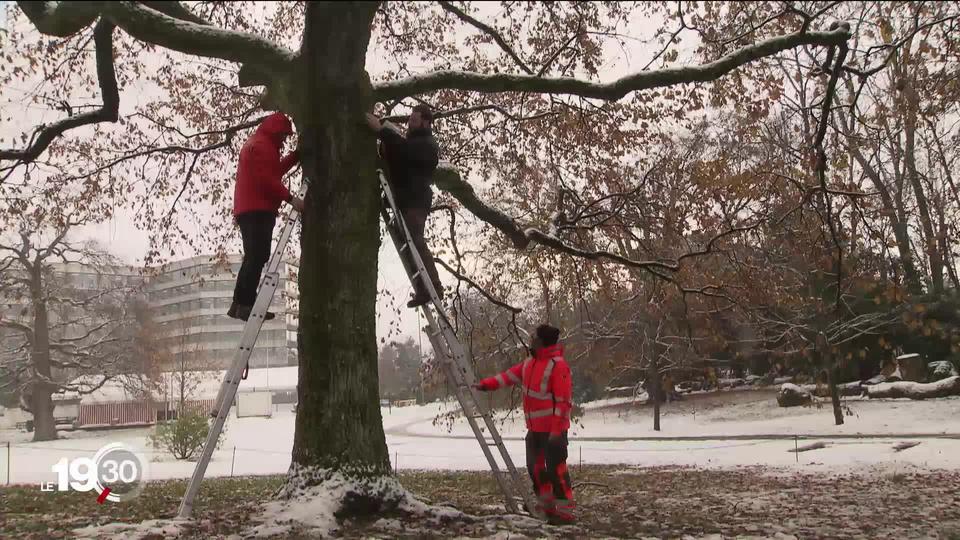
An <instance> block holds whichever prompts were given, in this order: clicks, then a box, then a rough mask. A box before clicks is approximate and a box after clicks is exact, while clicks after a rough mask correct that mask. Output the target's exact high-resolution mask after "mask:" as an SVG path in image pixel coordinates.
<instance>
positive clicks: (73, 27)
mask: <svg viewBox="0 0 960 540" xmlns="http://www.w3.org/2000/svg"><path fill="white" fill-rule="evenodd" d="M97 4H98V3H97V2H17V5H18V6H19V7H20V10H21V11H23V14H24V15H26V16H27V18H28V19H30V22H31V23H33V26H35V27H36V28H37V30H39V31H40V32H42V33H44V34H47V35H50V36H57V37H67V36H70V35H73V34H75V33H77V32H79V31H80V30H82V29H83V28H85V27H87V26H89V25H91V24H93V21H95V20H96V19H97V16H98V15H99V14H100V6H98V5H97Z"/></svg>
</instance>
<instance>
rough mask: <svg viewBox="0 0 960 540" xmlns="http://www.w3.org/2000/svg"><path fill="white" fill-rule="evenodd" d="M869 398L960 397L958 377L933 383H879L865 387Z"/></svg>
mask: <svg viewBox="0 0 960 540" xmlns="http://www.w3.org/2000/svg"><path fill="white" fill-rule="evenodd" d="M866 390H867V396H868V397H871V398H910V399H928V398H938V397H946V396H957V395H960V377H958V376H954V377H950V378H948V379H943V380H941V381H937V382H934V383H926V384H924V383H916V382H909V381H901V382H892V383H881V384H877V385H874V386H868V387H866Z"/></svg>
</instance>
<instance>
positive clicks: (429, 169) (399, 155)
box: [367, 104, 443, 308]
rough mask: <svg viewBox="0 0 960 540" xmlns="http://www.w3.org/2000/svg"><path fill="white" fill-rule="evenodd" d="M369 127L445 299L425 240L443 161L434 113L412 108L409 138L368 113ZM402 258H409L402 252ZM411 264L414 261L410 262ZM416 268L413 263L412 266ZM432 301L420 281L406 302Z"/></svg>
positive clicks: (406, 218)
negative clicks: (434, 185)
mask: <svg viewBox="0 0 960 540" xmlns="http://www.w3.org/2000/svg"><path fill="white" fill-rule="evenodd" d="M367 125H368V126H370V129H372V130H373V131H375V132H376V133H377V138H379V139H380V141H381V142H382V146H381V151H382V153H383V158H384V159H385V160H386V162H387V173H388V174H387V178H388V179H389V181H390V186H391V188H392V190H393V191H394V197H395V198H396V203H397V207H398V208H399V210H400V214H401V215H402V216H403V221H404V223H406V224H407V229H408V230H409V231H410V236H411V240H412V241H413V244H414V246H415V247H416V248H417V252H418V253H419V254H420V258H421V259H422V260H423V264H424V266H425V267H426V268H427V274H428V275H429V277H430V280H431V281H432V282H433V287H434V289H436V291H437V296H438V297H439V298H443V284H442V283H441V282H440V275H439V274H438V273H437V265H436V263H435V262H434V261H433V254H432V253H431V252H430V248H429V247H427V243H426V241H425V240H424V239H423V233H424V230H425V229H426V226H427V217H428V216H429V215H430V206H431V204H432V203H433V190H432V189H430V184H432V183H433V172H434V171H435V170H436V169H437V164H438V163H439V161H440V149H439V147H438V146H437V141H436V139H434V138H433V129H432V126H433V113H432V112H431V111H430V107H428V106H426V105H423V104H420V105H417V106H415V107H414V108H413V112H411V113H410V119H409V120H408V121H407V135H406V137H404V136H403V135H401V134H400V133H399V132H398V131H397V130H396V129H394V128H393V127H392V126H387V125H384V123H382V122H381V121H380V119H379V118H377V117H376V116H374V115H373V114H369V113H368V114H367ZM401 257H409V255H408V254H407V253H406V252H405V253H401ZM409 262H410V263H412V262H413V261H409ZM412 266H413V265H412V264H411V267H412ZM429 301H430V293H429V292H428V291H427V287H426V285H425V281H424V280H423V279H422V278H421V279H418V280H416V281H415V282H414V295H413V299H412V300H410V302H408V303H407V307H409V308H417V307H420V306H422V305H425V304H426V303H428V302H429Z"/></svg>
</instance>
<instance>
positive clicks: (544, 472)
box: [474, 324, 575, 523]
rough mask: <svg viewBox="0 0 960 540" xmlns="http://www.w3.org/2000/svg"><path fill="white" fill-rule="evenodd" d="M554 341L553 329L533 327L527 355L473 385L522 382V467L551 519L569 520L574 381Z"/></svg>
mask: <svg viewBox="0 0 960 540" xmlns="http://www.w3.org/2000/svg"><path fill="white" fill-rule="evenodd" d="M559 340H560V330H559V329H558V328H554V327H553V326H550V325H547V324H542V325H540V326H538V327H537V330H536V332H535V334H534V339H533V342H532V343H531V344H530V352H531V355H532V356H531V358H528V359H527V360H524V361H523V362H520V363H519V364H517V365H515V366H513V367H511V368H510V369H508V370H506V371H504V372H503V373H500V374H498V375H496V376H494V377H488V378H486V379H483V380H481V381H480V382H479V383H477V384H476V385H475V386H474V388H476V389H477V390H480V391H484V392H486V391H491V390H496V389H498V388H502V387H505V386H512V385H514V384H521V385H522V387H523V413H524V416H525V417H526V420H527V437H526V443H527V471H528V472H529V473H530V479H531V480H533V491H534V494H535V495H536V496H537V497H538V498H539V500H540V506H541V509H542V510H543V512H544V513H545V514H546V515H547V518H548V519H549V520H550V522H551V523H573V522H574V521H575V518H574V515H573V509H574V502H573V485H572V484H571V483H570V472H569V471H568V470H567V430H568V429H570V410H571V408H572V407H573V402H572V394H573V385H572V379H571V375H570V366H569V365H567V361H566V360H565V359H564V358H563V345H560V344H559V343H558V341H559Z"/></svg>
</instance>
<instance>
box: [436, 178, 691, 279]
mask: <svg viewBox="0 0 960 540" xmlns="http://www.w3.org/2000/svg"><path fill="white" fill-rule="evenodd" d="M434 183H435V184H436V186H437V187H438V188H440V189H442V190H444V191H446V192H447V193H449V194H450V195H452V196H453V197H454V198H455V199H457V200H458V201H460V204H462V205H463V206H464V207H465V208H466V209H467V210H469V211H470V212H471V213H473V214H474V215H475V216H477V217H478V218H480V219H481V220H483V221H485V222H486V223H488V224H490V225H492V226H494V227H495V228H496V229H498V230H500V231H501V232H503V233H504V234H506V235H507V236H508V237H509V238H510V240H511V241H512V242H513V244H514V247H516V248H517V249H524V248H526V247H527V246H529V245H530V242H536V243H538V244H541V245H544V246H548V247H552V248H554V249H556V250H557V251H560V252H563V253H566V254H568V255H574V256H577V257H581V258H584V259H589V260H601V259H603V260H609V261H613V262H616V263H619V264H622V265H624V266H630V267H633V268H640V269H643V270H647V271H649V272H651V273H652V274H654V275H656V276H657V277H660V278H661V279H666V280H668V281H670V277H669V275H668V274H665V273H664V271H665V272H668V273H672V272H676V271H677V270H679V268H680V267H679V264H678V263H676V262H664V261H634V260H631V259H628V258H626V257H623V256H620V255H617V254H615V253H610V252H607V251H588V250H583V249H580V248H577V247H574V246H571V245H569V244H566V243H565V242H563V241H562V240H560V239H559V238H557V237H555V236H552V235H549V234H546V233H544V232H542V231H540V230H538V229H535V228H527V229H521V228H520V226H519V225H518V224H517V223H516V221H514V219H513V218H511V217H510V216H508V215H506V214H504V213H503V212H501V211H499V210H497V209H495V208H492V207H491V206H489V205H487V204H486V203H484V202H483V201H481V200H480V199H479V198H478V197H477V194H476V192H475V191H474V189H473V186H471V185H470V184H468V183H467V182H466V181H464V180H463V179H462V178H461V177H460V173H459V172H457V170H456V169H454V168H453V167H452V166H450V165H449V164H445V165H442V166H440V167H438V168H437V171H436V173H435V174H434Z"/></svg>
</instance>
